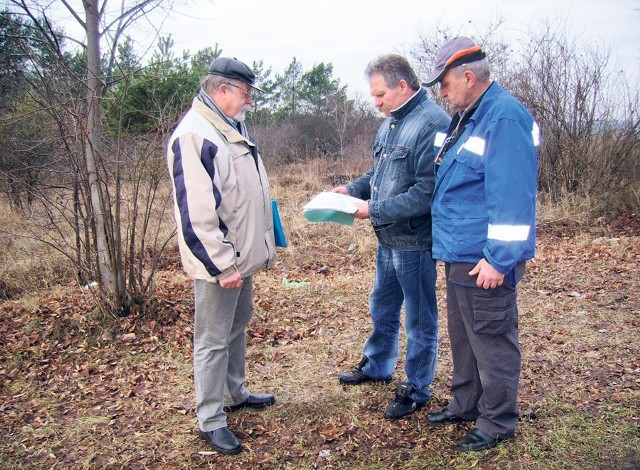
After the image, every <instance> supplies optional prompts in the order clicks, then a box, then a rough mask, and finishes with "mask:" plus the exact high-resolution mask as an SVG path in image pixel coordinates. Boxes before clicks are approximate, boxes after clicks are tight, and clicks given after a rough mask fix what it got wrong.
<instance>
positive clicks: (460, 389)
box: [426, 37, 539, 451]
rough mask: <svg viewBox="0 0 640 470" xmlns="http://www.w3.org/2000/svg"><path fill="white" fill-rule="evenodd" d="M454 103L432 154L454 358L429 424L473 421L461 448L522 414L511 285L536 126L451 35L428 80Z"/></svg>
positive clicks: (526, 219)
mask: <svg viewBox="0 0 640 470" xmlns="http://www.w3.org/2000/svg"><path fill="white" fill-rule="evenodd" d="M436 83H439V84H440V96H441V97H442V98H443V99H444V100H445V101H446V102H447V103H448V105H449V106H450V108H451V111H453V112H454V115H453V119H452V121H451V125H450V126H449V130H448V131H447V135H446V136H442V137H443V138H442V141H443V145H442V147H441V148H440V150H439V152H438V154H437V156H436V161H435V163H436V182H435V189H434V194H433V201H432V206H431V214H432V217H433V256H434V258H436V259H439V260H441V261H443V262H444V267H445V276H446V284H447V325H448V330H449V338H450V341H451V353H452V358H453V377H452V385H451V392H452V400H451V401H450V402H449V404H448V405H447V407H446V408H444V409H442V410H440V411H436V412H432V413H428V415H427V419H428V422H429V424H431V425H433V426H438V425H442V424H447V423H458V422H462V421H475V427H474V428H473V429H472V430H471V431H470V432H469V433H468V434H467V435H466V436H465V437H464V438H463V439H462V440H461V441H460V442H459V443H458V445H457V446H456V447H457V449H458V450H462V451H478V450H483V449H489V448H491V447H494V446H495V445H497V444H498V443H499V442H501V441H504V440H506V439H509V438H511V437H513V435H514V431H515V427H516V423H517V422H518V413H519V412H518V401H517V398H518V381H519V377H520V362H521V361H520V347H519V345H518V307H517V302H516V284H517V282H518V281H519V280H520V279H521V278H522V276H523V275H524V267H525V262H526V260H529V259H531V258H533V256H534V253H535V217H536V176H537V150H536V146H537V144H538V139H539V131H538V127H537V125H536V123H535V122H534V120H533V118H532V116H531V114H530V113H529V112H528V111H527V110H526V109H525V107H524V106H523V105H522V104H521V103H520V102H519V101H518V100H516V99H515V98H514V97H513V96H512V95H511V94H509V93H508V92H507V91H506V90H504V89H503V88H502V87H500V85H499V84H498V83H496V82H493V81H492V80H491V79H490V78H489V64H488V62H487V59H486V56H485V52H484V51H483V50H482V48H481V47H480V46H478V45H476V44H475V43H474V42H473V41H472V40H471V39H469V38H465V37H457V38H454V39H452V40H450V41H448V42H446V43H445V44H444V45H443V46H442V48H441V49H440V51H439V52H438V55H437V58H436V62H435V70H434V71H433V72H432V73H431V75H430V76H429V78H428V80H427V83H426V85H427V86H432V85H435V84H436Z"/></svg>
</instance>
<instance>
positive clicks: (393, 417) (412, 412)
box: [382, 403, 425, 421]
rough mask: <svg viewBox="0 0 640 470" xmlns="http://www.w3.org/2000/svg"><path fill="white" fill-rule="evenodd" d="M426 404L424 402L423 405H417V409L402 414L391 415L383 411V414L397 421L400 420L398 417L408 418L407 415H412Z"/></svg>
mask: <svg viewBox="0 0 640 470" xmlns="http://www.w3.org/2000/svg"><path fill="white" fill-rule="evenodd" d="M424 405H425V403H423V404H422V405H419V406H417V407H416V408H415V409H413V410H411V411H410V412H408V413H405V414H403V415H400V416H389V415H388V414H386V413H383V414H382V416H383V417H384V418H385V419H388V420H390V421H396V420H398V419H402V418H406V417H407V416H411V415H412V414H414V413H415V412H416V411H418V410H419V409H420V408H422V407H423V406H424Z"/></svg>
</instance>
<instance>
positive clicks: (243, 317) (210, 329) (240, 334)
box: [193, 277, 253, 431]
mask: <svg viewBox="0 0 640 470" xmlns="http://www.w3.org/2000/svg"><path fill="white" fill-rule="evenodd" d="M243 280H244V283H243V285H242V287H241V288H239V289H223V288H222V287H220V284H217V283H212V282H207V281H204V280H200V279H197V280H196V281H195V324H194V332H193V369H194V374H193V375H194V379H195V389H196V415H197V417H198V425H199V426H200V429H201V430H202V431H214V430H216V429H218V428H222V427H225V426H226V425H227V415H226V413H225V412H224V406H225V405H236V404H238V403H242V402H243V401H245V400H246V399H247V398H248V396H249V391H248V390H247V389H246V387H245V358H246V345H247V341H246V327H247V324H248V323H249V320H251V317H252V316H253V278H252V277H246V278H244V279H243Z"/></svg>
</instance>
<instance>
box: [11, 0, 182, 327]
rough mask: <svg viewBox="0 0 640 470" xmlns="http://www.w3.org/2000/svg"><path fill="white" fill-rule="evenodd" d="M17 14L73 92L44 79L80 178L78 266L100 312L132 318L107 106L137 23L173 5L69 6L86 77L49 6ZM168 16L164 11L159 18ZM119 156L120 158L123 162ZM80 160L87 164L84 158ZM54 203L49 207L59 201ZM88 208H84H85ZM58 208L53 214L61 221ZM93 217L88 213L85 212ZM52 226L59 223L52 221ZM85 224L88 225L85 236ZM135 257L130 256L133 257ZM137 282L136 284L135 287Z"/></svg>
mask: <svg viewBox="0 0 640 470" xmlns="http://www.w3.org/2000/svg"><path fill="white" fill-rule="evenodd" d="M10 2H11V3H12V4H13V6H14V7H15V9H16V10H17V11H19V12H21V14H23V15H25V16H26V17H28V18H30V19H31V21H32V24H33V25H34V27H35V28H38V29H39V32H40V35H41V37H42V38H44V40H45V41H46V42H47V43H48V47H49V51H51V53H52V54H53V56H54V58H55V59H56V61H57V64H58V66H59V68H60V69H63V70H64V74H63V76H64V77H65V78H66V79H67V80H68V81H67V83H66V85H67V88H66V89H64V90H63V89H62V88H61V87H59V86H57V87H54V86H53V83H52V81H51V79H50V77H49V76H47V75H45V73H44V72H41V73H40V77H39V78H40V79H41V80H40V83H34V84H33V85H34V90H39V92H40V98H39V99H40V100H42V102H41V105H42V106H43V107H45V108H47V109H50V110H51V112H52V113H55V115H56V118H57V122H58V126H59V131H60V135H61V137H62V141H63V142H64V143H65V150H66V152H67V153H66V155H67V156H68V157H69V160H68V162H69V167H70V168H73V171H74V172H75V174H76V179H75V182H74V183H73V188H74V189H73V191H72V199H73V201H74V202H73V207H74V208H75V210H74V212H73V214H74V215H73V217H69V218H67V221H68V222H69V223H70V224H71V225H72V226H74V227H75V228H76V246H77V248H78V250H79V249H80V248H81V247H84V248H85V250H86V251H85V256H83V255H81V253H80V252H77V253H76V262H77V263H79V265H80V266H82V267H83V270H85V271H87V272H86V273H82V274H84V276H83V277H85V278H92V279H93V280H94V281H95V283H96V284H97V292H98V297H97V298H98V300H99V305H100V306H101V308H103V309H104V310H105V311H109V312H112V313H114V314H116V315H127V314H128V313H129V310H130V307H131V303H132V300H133V299H132V295H131V292H129V291H128V289H127V283H126V269H127V261H128V262H129V263H131V262H133V260H131V259H128V258H127V249H126V247H125V245H124V243H123V239H122V236H123V235H122V234H123V227H122V225H121V224H122V220H123V214H122V210H123V208H122V197H121V196H122V184H123V164H124V162H123V160H121V159H118V158H115V159H114V158H112V154H111V151H112V146H111V145H108V146H107V145H105V143H106V142H107V141H108V140H109V139H107V138H106V136H105V133H104V129H103V114H102V109H103V107H102V102H103V100H104V99H105V96H106V93H107V92H108V90H109V88H110V86H111V84H112V83H111V77H112V75H113V73H112V72H113V70H114V66H115V64H116V56H117V51H118V44H119V41H120V40H121V39H122V38H123V34H124V32H125V31H127V30H128V29H130V28H132V27H133V26H134V25H135V24H136V22H139V21H141V20H143V19H147V18H148V16H149V15H150V14H151V13H152V12H155V13H157V14H161V13H163V11H165V10H166V11H168V10H169V9H170V8H171V4H172V2H171V1H166V0H137V1H131V2H127V1H123V2H120V3H118V4H116V7H115V9H110V7H111V4H110V3H109V2H108V1H107V0H95V1H92V0H81V1H77V2H72V1H71V0H62V4H63V5H64V7H65V8H66V10H67V12H68V13H69V14H70V15H71V17H72V18H73V19H75V21H76V22H77V24H78V25H79V26H80V28H81V30H82V31H83V33H84V38H83V39H82V40H78V39H74V38H68V39H70V40H71V41H73V42H74V43H76V44H78V45H80V46H81V47H82V51H83V53H82V57H83V58H84V63H83V64H82V68H81V69H79V68H78V65H77V62H76V63H73V62H72V61H71V60H70V57H69V54H68V53H66V52H65V51H64V50H63V45H64V43H63V38H64V37H63V35H62V34H61V33H60V32H58V31H55V30H54V28H53V24H54V23H55V22H54V20H53V19H52V18H51V17H50V16H49V13H50V12H49V10H47V7H48V6H49V2H46V3H45V2H39V1H37V0H35V1H30V2H29V1H26V0H10ZM160 9H162V11H157V10H160ZM116 155H117V154H116ZM77 157H80V158H77ZM53 200H54V199H53V198H51V199H49V201H50V202H51V201H53ZM83 204H84V205H83ZM55 207H59V206H55V205H50V206H48V213H49V214H53V212H52V209H54V208H55ZM83 208H84V209H86V210H83ZM51 217H52V218H51V221H52V222H55V220H56V219H54V218H53V216H52V215H51ZM82 221H84V222H85V223H87V226H86V229H85V231H84V233H83V230H82V228H81V226H82V223H81V222H82ZM129 254H130V253H129ZM130 281H131V280H130Z"/></svg>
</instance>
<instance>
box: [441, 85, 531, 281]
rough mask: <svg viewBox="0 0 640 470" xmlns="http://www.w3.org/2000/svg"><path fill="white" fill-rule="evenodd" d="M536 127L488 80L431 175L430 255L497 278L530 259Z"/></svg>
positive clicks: (509, 98)
mask: <svg viewBox="0 0 640 470" xmlns="http://www.w3.org/2000/svg"><path fill="white" fill-rule="evenodd" d="M538 134H539V132H538V127H537V125H536V123H535V122H534V120H533V118H532V116H531V114H530V113H529V111H527V109H526V108H525V107H524V106H523V105H522V104H521V103H520V102H519V101H518V100H516V99H515V98H514V97H513V96H512V95H511V94H510V93H508V92H507V91H506V90H504V89H503V88H502V87H501V86H500V85H498V83H495V82H494V83H493V84H492V85H491V86H490V87H489V88H488V89H487V91H486V92H485V94H484V96H483V97H482V98H481V101H480V103H479V105H478V108H477V109H476V111H475V113H474V114H473V115H472V116H471V119H470V120H469V122H468V124H467V126H466V128H465V130H464V132H463V133H462V135H461V136H460V138H459V139H458V141H457V142H456V143H455V144H454V145H453V146H452V147H451V148H450V149H449V150H448V151H447V152H446V153H445V155H444V158H443V160H442V164H441V165H440V168H439V169H438V170H437V174H436V183H435V189H434V195H433V201H432V207H431V213H432V218H433V257H434V258H436V259H439V260H442V261H445V262H448V263H474V264H475V263H477V262H478V261H480V260H481V259H482V258H483V257H484V258H486V260H487V261H488V262H489V263H490V264H491V266H493V267H494V268H495V269H496V270H497V271H499V272H501V273H502V274H505V275H509V274H510V273H511V272H512V270H513V268H514V267H515V265H516V263H518V262H519V261H524V260H528V259H531V258H533V257H534V255H535V218H536V186H537V150H536V146H537V143H538V138H539V135H538Z"/></svg>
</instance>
